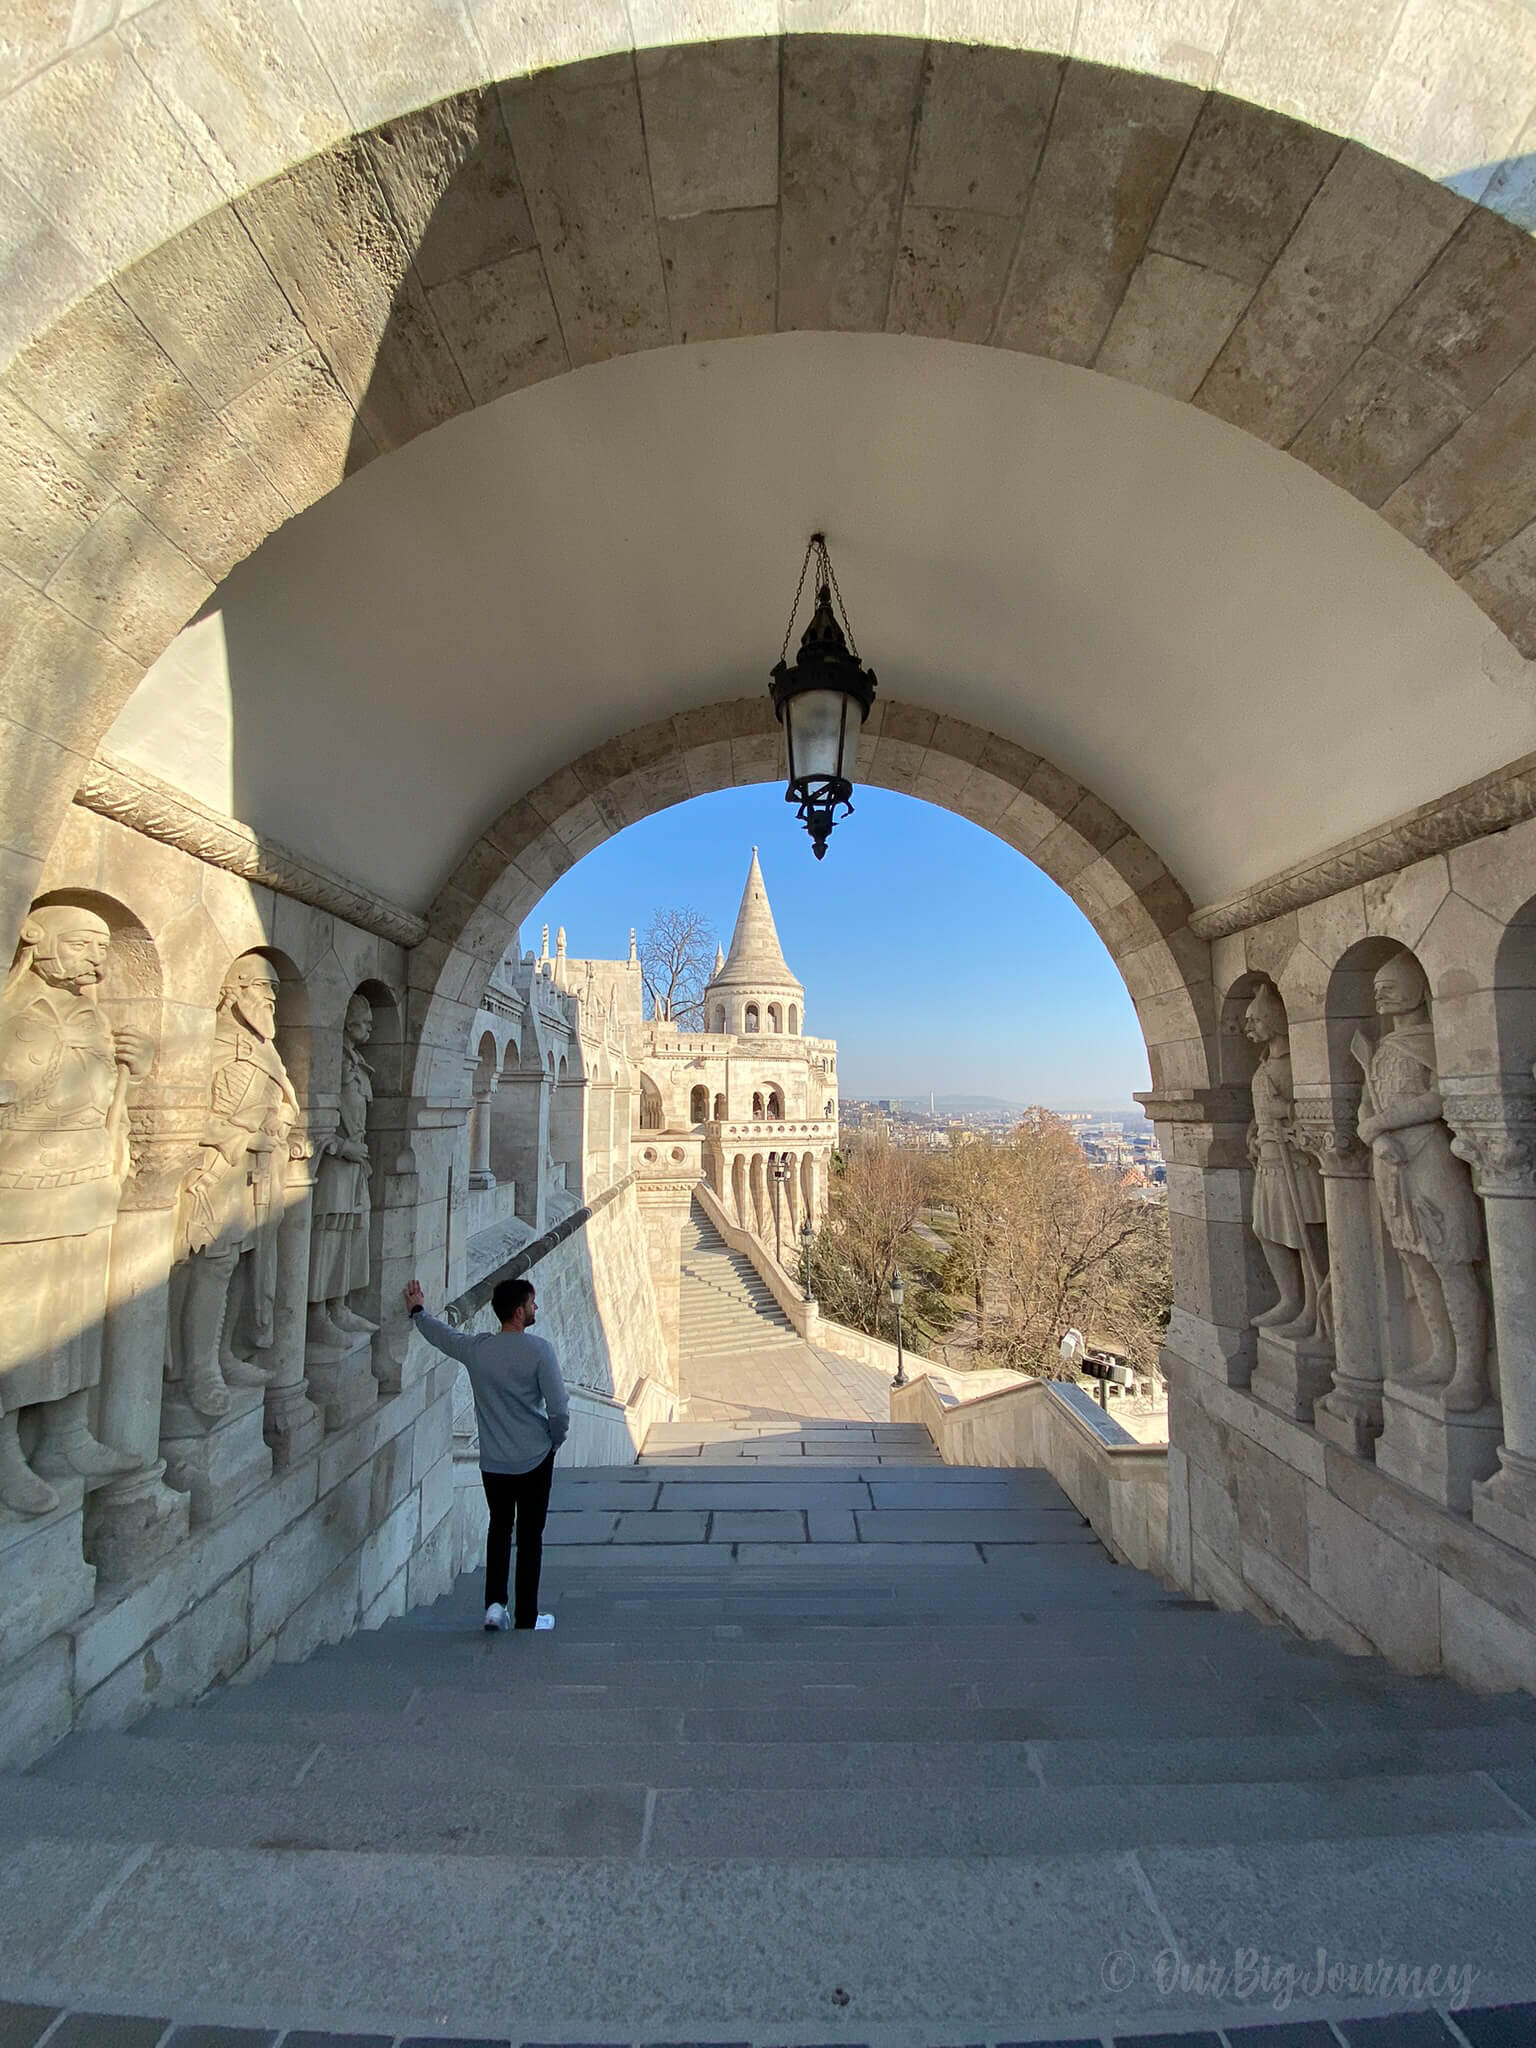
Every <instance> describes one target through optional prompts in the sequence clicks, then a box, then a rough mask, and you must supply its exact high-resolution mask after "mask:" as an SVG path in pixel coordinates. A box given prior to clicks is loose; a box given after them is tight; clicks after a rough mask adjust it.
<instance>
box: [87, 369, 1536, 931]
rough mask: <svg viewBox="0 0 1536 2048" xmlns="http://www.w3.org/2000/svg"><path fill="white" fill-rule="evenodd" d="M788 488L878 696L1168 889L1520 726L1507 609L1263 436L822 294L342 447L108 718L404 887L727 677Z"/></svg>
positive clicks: (1357, 823)
mask: <svg viewBox="0 0 1536 2048" xmlns="http://www.w3.org/2000/svg"><path fill="white" fill-rule="evenodd" d="M816 526H823V527H825V529H826V531H827V533H828V535H829V538H830V540H831V543H832V547H833V551H834V555H835V558H836V560H837V563H838V567H839V573H840V576H841V580H842V583H843V587H844V591H845V594H846V597H847V600H848V603H849V606H850V609H851V612H852V616H853V621H854V625H855V628H856V630H857V632H858V634H859V637H860V644H861V649H862V651H863V653H864V654H865V656H866V658H867V659H868V660H869V661H870V662H871V663H872V664H873V666H874V667H875V669H876V670H877V672H878V674H879V676H880V680H881V685H882V689H883V691H884V692H885V693H886V694H887V695H888V696H891V697H894V698H898V699H900V700H902V701H905V702H908V703H913V704H918V705H923V706H927V707H929V708H931V709H935V710H941V711H948V712H950V713H952V714H954V715H955V716H957V717H961V718H964V719H967V720H969V721H971V722H972V723H974V724H977V725H980V726H982V727H985V728H988V729H990V730H993V731H996V732H999V733H1001V734H1003V735H1004V736H1005V737H1006V738H1009V739H1012V740H1014V741H1015V742H1017V743H1018V744H1020V745H1023V746H1026V747H1029V748H1031V749H1033V750H1035V751H1037V752H1039V753H1041V754H1043V755H1045V756H1046V757H1047V758H1048V759H1050V760H1052V761H1054V762H1055V763H1056V764H1057V765H1058V766H1059V767H1061V768H1063V769H1065V770H1066V771H1067V772H1068V773H1070V774H1071V775H1073V776H1075V777H1076V778H1077V779H1078V780H1079V781H1080V782H1082V783H1084V784H1085V785H1086V786H1088V787H1089V788H1091V789H1093V790H1094V791H1095V792H1096V793H1097V794H1098V795H1100V796H1101V797H1102V798H1103V799H1104V800H1105V801H1106V802H1107V803H1109V804H1111V805H1112V806H1113V807H1114V808H1115V809H1116V810H1117V811H1118V812H1119V813H1120V814H1121V815H1122V816H1123V817H1124V818H1125V819H1126V820H1127V821H1128V822H1129V823H1130V824H1131V825H1133V826H1134V827H1135V828H1136V829H1137V830H1138V831H1139V832H1140V833H1141V835H1142V837H1143V838H1145V839H1146V840H1147V841H1148V842H1149V843H1150V844H1151V845H1153V846H1154V847H1156V849H1157V850H1158V852H1159V853H1160V854H1161V855H1162V856H1163V858H1164V859H1165V860H1166V862H1167V863H1168V865H1169V866H1170V868H1171V869H1172V870H1173V871H1174V873H1175V874H1176V875H1177V876H1178V877H1179V879H1180V881H1181V882H1182V883H1183V884H1184V886H1185V887H1186V888H1187V889H1188V890H1189V892H1190V893H1191V895H1192V896H1193V897H1194V898H1195V899H1196V900H1197V901H1199V900H1211V899H1214V898H1217V897H1220V896H1222V895H1225V894H1228V893H1230V892H1233V891H1235V890H1237V889H1239V888H1241V887H1243V886H1244V885H1246V884H1248V883H1251V882H1253V881H1255V880H1257V879H1259V878H1261V877H1263V876H1264V875H1266V874H1269V873H1271V872H1272V871H1274V870H1275V869H1277V868H1280V867H1283V866H1286V865H1288V864H1290V863H1291V862H1294V861H1298V860H1301V859H1304V858H1306V857H1308V856H1309V855H1311V854H1314V853H1316V852H1317V851H1319V850H1320V849H1321V848H1323V847H1324V846H1327V845H1330V844H1332V843H1335V842H1337V841H1338V840H1340V839H1342V838H1345V837H1347V836H1348V835H1349V834H1351V833H1353V832H1356V831H1360V830H1363V829H1365V828H1366V827H1368V826H1370V825H1373V824H1376V823H1377V822H1379V821H1380V820H1382V819H1384V818H1386V817H1389V816H1392V815H1394V814H1395V813H1398V812H1400V811H1403V810H1405V809H1407V808H1409V807H1411V806H1412V805H1415V804H1417V803H1420V802H1424V801H1426V800H1428V799H1429V798H1431V797H1433V796H1435V795H1437V794H1439V793H1440V792H1442V791H1444V790H1446V789H1448V788H1451V787H1454V786H1455V785H1457V784H1459V783H1461V782H1465V781H1469V780H1471V779H1472V778H1474V777H1476V776H1478V775H1480V774H1483V773H1486V772H1488V771H1490V770H1492V769H1494V768H1496V767H1498V766H1500V765H1502V764H1503V763H1504V762H1506V761H1508V760H1510V759H1511V758H1513V757H1514V756H1516V755H1519V754H1522V753H1524V752H1526V751H1528V750H1529V748H1530V745H1531V735H1532V729H1533V719H1532V710H1533V706H1532V702H1531V686H1530V675H1529V670H1528V668H1527V665H1526V664H1525V663H1523V662H1522V661H1521V660H1520V658H1519V656H1518V655H1517V654H1516V653H1515V652H1514V650H1513V649H1512V648H1511V647H1510V646H1509V643H1508V642H1507V641H1506V640H1505V639H1504V638H1503V636H1502V635H1501V634H1500V633H1499V632H1498V631H1497V629H1496V628H1494V627H1493V626H1492V625H1491V624H1490V622H1489V620H1488V619H1487V617H1486V616H1485V615H1484V614H1483V613H1482V612H1481V611H1480V610H1479V609H1478V608H1477V607H1476V606H1475V605H1474V604H1473V603H1472V601H1471V599H1470V598H1469V597H1468V596H1467V595H1466V594H1464V593H1463V592H1461V591H1459V590H1458V589H1457V588H1456V586H1455V585H1454V584H1453V583H1451V581H1450V580H1449V579H1448V578H1447V577H1446V576H1445V575H1444V574H1443V572H1442V571H1440V570H1439V569H1438V568H1436V567H1435V565H1434V564H1433V563H1431V562H1430V561H1429V560H1428V559H1427V557H1425V556H1424V555H1423V554H1422V553H1421V552H1420V551H1419V550H1417V549H1416V548H1414V547H1413V546H1412V545H1411V544H1410V543H1409V542H1407V541H1406V540H1404V539H1403V538H1402V537H1401V536H1399V535H1398V534H1396V533H1394V532H1393V531H1392V530H1391V529H1390V528H1389V527H1388V526H1387V525H1386V524H1385V523H1384V522H1383V521H1382V520H1381V519H1380V518H1379V517H1377V516H1376V515H1375V514H1374V513H1372V512H1370V511H1368V510H1366V509H1365V508H1364V507H1363V506H1361V505H1360V504H1358V503H1357V502H1356V501H1355V500H1353V499H1352V498H1350V497H1348V496H1346V495H1345V494H1344V493H1343V492H1342V491H1340V490H1339V489H1337V488H1336V487H1335V486H1333V485H1331V484H1329V483H1327V482H1325V481H1324V480H1323V479H1321V478H1320V477H1318V476H1317V475H1316V474H1315V473H1313V472H1312V471H1311V470H1309V469H1307V468H1306V467H1304V466H1303V465H1302V464H1301V463H1299V462H1297V461H1296V460H1294V459H1293V458H1291V457H1289V456H1287V455H1284V454H1281V453H1278V452H1277V451H1275V450H1273V449H1269V448H1266V447H1264V446H1263V445H1262V444H1261V443H1259V442H1258V441H1256V440H1255V439H1253V438H1252V437H1251V436H1249V435H1246V434H1244V433H1242V432H1241V431H1240V430H1238V429H1236V428H1234V427H1231V426H1229V425H1226V424H1225V423H1223V422H1221V421H1219V420H1216V419H1213V418H1211V417H1210V416H1208V415H1206V414H1203V413H1200V412H1198V411H1196V410H1194V409H1193V408H1191V407H1188V406H1186V405H1182V404H1180V403H1178V402H1176V401H1173V400H1170V399H1167V398H1164V397H1161V396H1159V395H1157V394H1154V393H1151V392H1147V391H1144V390H1140V389H1138V388H1135V387H1133V386H1131V385H1128V384H1125V383H1122V382H1119V381H1118V380H1115V379H1111V378H1108V377H1105V376H1103V375H1101V374H1097V373H1095V372H1092V371H1087V370H1082V369H1077V368H1073V367H1070V366H1068V365H1064V364H1061V363H1054V362H1050V361H1046V360H1044V359H1041V358H1037V357H1031V356H1024V355H1016V354H1010V353H1007V352H1003V351H999V350H995V349H992V350H989V349H982V348H976V347H970V346H966V345H963V344H958V343H953V342H944V343H941V342H932V341H925V340H919V339H915V338H907V337H898V336H889V335H886V336H880V335H831V334H784V335H777V336H766V337H758V338H752V339H746V340H738V341H733V342H728V343H714V344H707V345H695V346H684V347H674V348H670V349H663V350H657V351H653V352H650V353H647V354H643V355H636V356H631V357H625V358H622V359H619V360H615V361H611V362H608V363H603V364H598V365H593V366H591V367H589V368H587V369H584V370H580V371H577V372H574V373H572V374H570V375H568V376H565V377H562V378H558V379H555V380H553V381H551V382H549V383H546V384H543V385H539V386H536V387H534V388H532V389H530V390H527V391H523V392H519V393H515V394H513V395H511V396H509V397H506V398H503V399H501V400H498V401H496V402H495V403H493V404H491V405H488V406H483V407H481V408H479V409H478V410H477V411H476V412H474V413H473V414H469V415H466V416H464V417H461V418H459V419H457V420H454V421H452V422H450V423H448V424H447V425H445V426H443V427H441V428H439V429H437V430H436V431H434V432H432V433H430V434H427V435H424V436H422V437H421V438H419V439H418V440H416V441H415V442H413V443H412V444H411V445H410V446H409V447H408V448H406V449H404V450H402V451H400V452H398V453H396V454H395V455H394V456H392V457H391V458H390V459H389V460H388V461H385V462H377V463H374V464H373V465H371V466H370V467H369V468H368V469H366V470H364V471H363V472H362V473H361V474H359V475H357V476H354V477H353V478H352V479H351V480H350V481H348V482H347V483H346V484H344V485H343V486H341V488H339V489H338V490H336V491H335V492H333V493H332V494H331V495H330V496H329V497H327V498H325V499H323V500H322V501H321V502H320V503H318V504H317V505H315V506H313V507H311V509H310V510H309V511H307V512H305V513H303V514H302V515H301V516H300V517H298V518H297V519H295V520H293V521H291V522H290V523H289V524H288V525H287V526H285V527H283V528H282V529H281V530H279V531H278V532H277V533H275V534H274V535H273V536H272V537H271V538H270V539H269V540H268V541H267V542H265V543H264V545H263V546H262V547H261V548H260V549H258V551H257V552H256V553H255V554H254V555H253V556H252V557H251V558H250V559H249V560H248V561H246V562H245V563H244V564H242V565H241V566H240V567H239V568H238V569H236V570H235V571H234V572H233V573H232V574H231V575H230V576H229V578H228V579H227V580H226V582H225V583H224V584H223V585H222V586H221V588H220V590H219V591H218V593H217V594H216V597H215V599H214V600H213V602H212V603H211V605H210V606H209V607H208V608H207V609H206V610H205V612H204V614H203V615H202V616H201V617H200V618H199V619H198V620H197V621H195V622H194V623H193V624H192V625H191V626H189V627H188V628H187V629H186V630H185V631H184V632H183V633H182V635H181V636H180V637H179V639H178V640H177V641H176V642H175V643H173V645H172V647H171V648H170V649H169V650H168V651H167V653H166V654H165V655H164V656H163V657H162V658H161V660H160V661H159V662H158V663H157V664H156V665H155V667H154V668H153V669H151V671H150V672H149V674H148V675H147V677H146V678H145V680H144V682H143V683H142V684H141V685H140V687H139V690H138V691H137V693H136V694H135V695H134V697H133V698H131V699H130V701H129V703H128V705H127V706H126V708H125V709H124V711H123V713H122V714H121V715H120V717H119V719H118V721H117V724H116V726H115V727H114V728H113V730H112V732H111V734H110V735H109V738H108V741H107V745H108V747H109V748H110V749H111V750H112V751H114V752H117V753H119V754H122V755H125V756H126V757H128V758H130V759H132V760H135V761H137V762H139V763H140V764H141V765H142V766H144V767H147V768H149V769H151V770H153V771H154V772H155V773H157V774H159V775H161V776H163V777H165V778H166V779H167V780H170V781H172V782H175V783H178V784H180V785H181V786H182V787H183V788H185V789H187V790H188V791H189V792H190V793H191V794H193V795H194V796H197V797H199V798H201V799H202V800H203V801H205V802H208V803H211V804H214V805H215V806H217V807H219V808H221V809H224V808H228V809H232V810H233V811H234V813H235V814H236V815H237V816H239V817H241V818H243V819H245V820H246V821H247V822H248V823H250V824H251V825H253V826H255V827H256V828H257V829H258V830H259V831H263V832H267V833H270V834H272V835H274V836H275V837H277V838H279V839H283V840H286V841H287V842H289V843H290V844H293V845H295V846H298V847H300V848H302V849H304V850H305V851H307V852H309V853H311V854H314V855H317V856H318V857H319V858H321V859H322V860H324V861H327V862H329V863H330V864H332V865H333V866H335V867H337V868H340V869H341V870H343V871H344V872H345V873H347V874H350V875H352V876H354V877H355V878H356V879H358V880H360V881H362V882H365V883H367V884H369V885H370V886H372V887H374V888H376V889H378V890H380V891H381V892H383V893H384V894H386V895H389V896H392V897H394V898H396V899H397V900H399V901H401V902H404V903H408V904H410V905H412V906H414V907H417V908H422V907H425V905H426V904H427V903H428V902H429V901H430V900H431V898H432V895H433V893H434V891H435V890H436V889H437V888H438V886H439V885H440V884H441V882H442V881H443V879H444V878H445V876H446V875H447V874H448V873H449V872H450V870H451V869H452V867H453V865H454V862H455V860H456V859H457V858H458V857H459V855H460V854H461V853H462V852H463V850H464V848H465V846H466V845H467V844H468V843H469V842H470V841H471V840H472V839H473V838H474V836H475V834H476V832H477V831H478V830H479V829H480V828H481V826H482V825H483V824H484V823H485V822H486V820H487V819H488V818H490V817H491V816H493V815H494V814H495V813H496V812H497V811H498V810H499V809H500V808H501V807H502V806H503V805H504V804H506V803H507V802H508V801H509V800H510V799H511V798H512V797H513V796H515V795H516V794H518V793H519V792H520V791H521V790H523V789H526V788H528V787H531V786H532V785H533V784H535V783H536V782H538V781H540V780H541V779H542V778H543V777H545V776H546V775H548V774H550V773H552V772H553V771H555V770H556V769H558V768H559V767H561V766H562V765H563V764H564V763H565V762H567V761H569V760H571V759H572V758H573V757H575V756H576V755H578V754H580V753H582V752H584V751H585V750H586V749H587V748H589V747H591V746H593V745H595V744H598V743H599V742H601V741H602V740H604V739H607V738H609V737H610V736H612V735H613V734H615V733H618V732H622V731H624V730H626V729H628V728H630V727H633V726H636V725H640V724H643V723H645V722H647V721H649V720H652V719H655V718H658V717H662V716H665V715H667V714H668V713H670V712H673V711H676V710H679V709H684V708H689V707H693V706H698V705H704V704H709V703H714V702H717V701H720V700H722V699H726V698H730V697H733V696H741V695H751V694H753V693H755V692H757V691H758V690H763V691H766V677H767V669H768V667H769V665H770V664H771V662H772V661H773V660H774V659H775V657H776V655H777V652H778V647H779V641H780V638H781V635H782V633H783V629H784V620H785V615H786V612H787V609H788V602H789V598H790V595H791V593H792V589H793V578H794V575H795V572H796V569H797V567H798V561H799V555H800V550H801V548H802V547H803V544H804V540H805V536H806V535H807V534H808V533H809V532H810V531H811V529H812V528H813V527H816ZM1448 691H1453V692H1454V701H1455V703H1456V704H1457V706H1458V716H1457V718H1456V719H1455V720H1454V722H1449V721H1447V719H1446V716H1445V708H1446V703H1447V692H1448Z"/></svg>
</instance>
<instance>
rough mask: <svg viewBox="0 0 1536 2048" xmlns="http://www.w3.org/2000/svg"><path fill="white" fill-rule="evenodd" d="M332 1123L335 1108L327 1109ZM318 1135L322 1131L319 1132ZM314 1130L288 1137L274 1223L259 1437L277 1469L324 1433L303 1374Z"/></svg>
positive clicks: (305, 1451) (311, 1446)
mask: <svg viewBox="0 0 1536 2048" xmlns="http://www.w3.org/2000/svg"><path fill="white" fill-rule="evenodd" d="M332 1124H333V1126H334V1112H333V1113H332ZM321 1135H323V1133H322V1134H321ZM314 1136H315V1134H314V1132H313V1131H312V1133H311V1135H310V1136H309V1137H308V1138H304V1139H299V1138H297V1137H295V1138H294V1139H293V1140H292V1141H290V1145H289V1159H288V1174H287V1179H286V1182H285V1184H284V1190H283V1215H282V1221H281V1222H280V1223H279V1224H278V1227H277V1298H276V1301H275V1303H274V1305H273V1313H272V1325H273V1328H272V1351H271V1359H270V1364H271V1371H272V1378H271V1380H270V1382H269V1383H268V1385H267V1389H266V1393H265V1396H264V1401H265V1408H266V1414H265V1419H264V1421H263V1424H262V1435H263V1436H264V1437H265V1438H266V1440H267V1444H268V1446H269V1448H270V1449H271V1452H272V1463H273V1465H274V1466H275V1467H278V1468H281V1467H282V1466H284V1465H292V1464H294V1463H295V1462H296V1461H297V1460H298V1459H300V1458H303V1457H306V1456H307V1455H308V1453H309V1452H310V1451H312V1450H313V1449H314V1448H315V1446H316V1445H317V1444H318V1443H319V1441H320V1439H321V1437H322V1436H323V1435H324V1434H325V1421H324V1418H323V1417H322V1415H321V1413H320V1411H319V1409H318V1408H317V1407H316V1406H315V1404H314V1402H313V1401H311V1400H310V1398H309V1388H308V1385H307V1383H306V1381H305V1377H304V1329H305V1324H306V1323H307V1321H308V1318H309V1226H310V1216H311V1210H312V1205H313V1202H314V1193H315V1146H314Z"/></svg>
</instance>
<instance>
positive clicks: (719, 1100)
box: [715, 1095, 725, 1124]
mask: <svg viewBox="0 0 1536 2048" xmlns="http://www.w3.org/2000/svg"><path fill="white" fill-rule="evenodd" d="M715 1122H716V1123H717V1124H723V1123H724V1122H725V1097H724V1096H723V1095H717V1096H716V1097H715Z"/></svg>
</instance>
